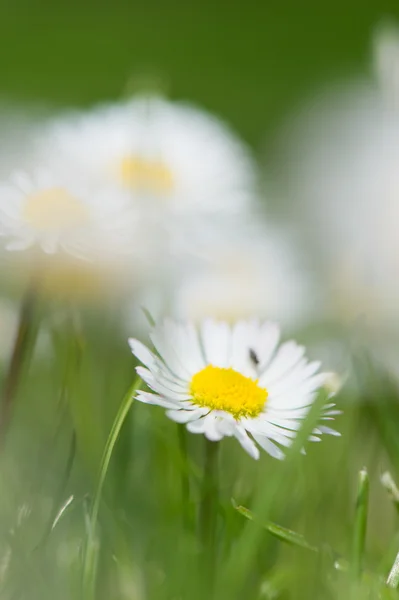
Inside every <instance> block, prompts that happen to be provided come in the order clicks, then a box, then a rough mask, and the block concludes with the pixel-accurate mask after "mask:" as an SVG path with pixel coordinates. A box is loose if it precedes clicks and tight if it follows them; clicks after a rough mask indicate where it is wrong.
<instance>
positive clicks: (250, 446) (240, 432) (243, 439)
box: [234, 425, 260, 460]
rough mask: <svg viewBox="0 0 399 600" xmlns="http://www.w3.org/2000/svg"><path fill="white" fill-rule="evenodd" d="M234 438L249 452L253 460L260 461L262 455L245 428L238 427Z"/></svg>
mask: <svg viewBox="0 0 399 600" xmlns="http://www.w3.org/2000/svg"><path fill="white" fill-rule="evenodd" d="M234 436H235V437H236V438H237V440H238V441H239V442H240V444H241V446H242V447H243V448H244V450H245V451H246V452H248V454H249V455H250V456H252V458H254V459H255V460H258V458H259V454H260V453H259V450H258V448H257V447H256V445H255V444H254V442H253V441H252V440H251V438H250V437H249V435H248V434H247V432H246V431H245V429H244V427H242V426H241V425H237V426H236V428H235V431H234Z"/></svg>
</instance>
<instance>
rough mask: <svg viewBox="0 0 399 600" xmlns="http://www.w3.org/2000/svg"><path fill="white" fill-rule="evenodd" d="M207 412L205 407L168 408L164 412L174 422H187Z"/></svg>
mask: <svg viewBox="0 0 399 600" xmlns="http://www.w3.org/2000/svg"><path fill="white" fill-rule="evenodd" d="M207 412H208V409H206V408H197V409H196V410H184V409H183V410H168V411H166V414H167V416H168V417H169V419H172V420H173V421H176V423H189V422H190V421H196V420H197V419H199V418H200V417H203V416H204V415H206V413H207Z"/></svg>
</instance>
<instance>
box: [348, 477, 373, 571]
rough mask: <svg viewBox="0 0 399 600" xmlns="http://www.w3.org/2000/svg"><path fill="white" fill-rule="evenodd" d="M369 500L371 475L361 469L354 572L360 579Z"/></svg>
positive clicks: (353, 547) (353, 560)
mask: <svg viewBox="0 0 399 600" xmlns="http://www.w3.org/2000/svg"><path fill="white" fill-rule="evenodd" d="M368 501H369V476H368V474H367V471H366V469H362V470H361V471H359V479H358V491H357V500H356V514H355V525H354V529H353V546H352V573H353V577H354V579H359V578H360V575H361V572H362V567H363V556H364V548H365V541H366V530H367V512H368Z"/></svg>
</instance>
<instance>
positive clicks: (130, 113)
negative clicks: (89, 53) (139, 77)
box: [38, 97, 255, 213]
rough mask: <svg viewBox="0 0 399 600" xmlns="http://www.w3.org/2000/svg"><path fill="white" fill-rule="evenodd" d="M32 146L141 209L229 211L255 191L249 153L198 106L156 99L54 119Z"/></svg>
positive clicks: (59, 167) (244, 203) (241, 203)
mask: <svg viewBox="0 0 399 600" xmlns="http://www.w3.org/2000/svg"><path fill="white" fill-rule="evenodd" d="M38 146H39V150H40V151H41V152H42V153H43V159H44V160H45V161H47V160H48V159H50V160H51V161H52V162H53V163H55V164H56V165H57V169H61V170H62V169H63V168H68V165H70V164H73V165H74V168H77V169H80V170H81V171H82V172H83V173H84V176H85V177H91V178H93V179H94V180H95V181H97V182H100V183H101V184H102V185H107V186H109V185H110V186H112V187H113V188H114V192H115V193H122V194H125V195H127V196H128V197H129V198H130V200H132V201H134V202H141V203H143V204H144V206H145V207H146V208H149V207H151V206H155V207H156V208H157V209H158V210H160V209H164V210H173V211H176V212H179V213H180V212H183V213H187V212H191V211H194V212H198V213H201V212H212V213H215V212H218V211H226V210H227V211H235V210H237V209H241V208H245V206H246V205H247V204H248V202H250V201H251V199H252V195H253V193H254V180H255V176H254V171H255V169H254V167H253V164H252V160H251V158H250V154H249V151H248V150H247V149H246V147H245V146H244V145H243V144H242V143H241V142H240V141H239V140H238V139H237V138H236V137H235V136H234V135H233V134H232V133H231V132H230V130H229V129H228V128H227V127H226V126H225V125H224V124H222V123H220V122H219V121H218V120H217V119H216V118H215V117H212V116H210V115H208V114H207V113H205V112H203V111H201V110H199V109H197V108H194V107H191V106H189V105H186V104H183V103H173V102H167V101H166V100H163V99H162V98H159V97H139V98H136V99H133V100H131V101H128V102H126V103H121V104H114V105H108V106H103V107H100V108H96V109H94V110H92V111H91V112H88V113H82V114H75V115H71V116H69V117H68V116H67V117H64V119H58V120H54V121H53V122H51V123H50V124H49V126H48V128H47V131H46V133H45V134H44V135H43V136H42V137H41V138H40V139H39V140H38Z"/></svg>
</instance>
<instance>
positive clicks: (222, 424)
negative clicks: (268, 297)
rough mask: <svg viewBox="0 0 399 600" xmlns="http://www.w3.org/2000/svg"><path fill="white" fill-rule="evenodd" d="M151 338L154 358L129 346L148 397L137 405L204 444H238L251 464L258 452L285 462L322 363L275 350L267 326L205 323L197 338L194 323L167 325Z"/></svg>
mask: <svg viewBox="0 0 399 600" xmlns="http://www.w3.org/2000/svg"><path fill="white" fill-rule="evenodd" d="M150 337H151V340H152V342H153V344H154V346H155V349H156V353H155V352H152V351H150V350H149V349H148V348H147V347H145V346H144V345H143V344H142V343H141V342H139V341H138V340H135V339H130V340H129V343H130V347H131V350H132V352H133V354H135V356H136V357H137V358H138V359H139V361H140V362H141V363H142V364H143V365H144V367H141V366H140V367H137V372H138V374H139V375H140V376H141V377H142V379H143V380H144V381H145V382H146V384H147V385H148V387H149V388H150V389H151V392H146V391H139V392H138V395H137V399H138V400H140V401H141V402H144V403H147V404H155V405H158V406H162V407H164V408H166V409H167V415H168V417H169V418H171V419H173V420H174V421H177V422H178V423H185V424H186V426H187V429H188V430H189V431H191V432H192V433H203V434H204V435H205V436H206V437H207V438H208V439H209V440H212V441H219V440H221V439H222V438H223V437H225V436H234V437H236V438H237V440H238V441H239V442H240V444H241V445H242V447H243V448H244V449H245V450H246V451H247V452H248V453H249V454H250V455H251V456H252V457H253V458H256V459H257V458H259V449H258V446H260V447H261V448H263V449H264V450H266V452H268V453H269V454H271V455H272V456H274V457H276V458H283V456H284V453H283V450H282V449H281V447H280V446H282V447H287V446H289V445H290V444H291V442H292V441H293V439H294V438H295V436H296V432H297V430H298V429H299V428H300V425H301V421H302V420H303V419H304V418H305V417H306V415H307V413H308V411H309V408H310V406H311V405H312V403H313V401H314V398H315V395H316V392H317V390H318V389H319V388H320V387H321V386H323V384H324V383H325V381H326V379H327V377H328V374H326V373H317V372H318V370H319V367H320V363H318V362H311V363H309V362H308V361H307V360H306V358H305V357H304V352H305V349H304V348H303V347H302V346H299V345H298V344H296V343H295V342H293V341H290V342H286V343H284V344H282V345H280V346H279V338H280V332H279V328H278V326H277V325H276V324H274V323H271V322H263V323H262V322H259V321H257V320H252V321H238V322H237V323H236V324H235V325H234V326H229V325H228V324H227V323H226V322H223V321H214V320H210V319H208V320H205V321H203V322H202V324H201V326H200V328H199V331H197V330H196V329H195V327H194V325H193V324H192V323H185V324H183V323H177V322H174V321H171V320H165V321H164V322H163V323H161V324H160V325H157V326H155V327H154V328H153V330H152V332H151V335H150ZM333 406H334V405H333V404H328V405H327V406H326V407H325V410H324V413H323V416H322V419H331V418H332V417H333V415H335V414H337V411H335V410H332V407H333ZM322 433H330V434H335V435H337V433H336V432H335V431H333V430H332V429H330V428H328V427H325V426H324V425H322V426H319V427H318V428H317V429H315V430H314V432H313V434H312V436H311V439H312V440H315V441H316V440H319V435H320V434H322Z"/></svg>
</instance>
